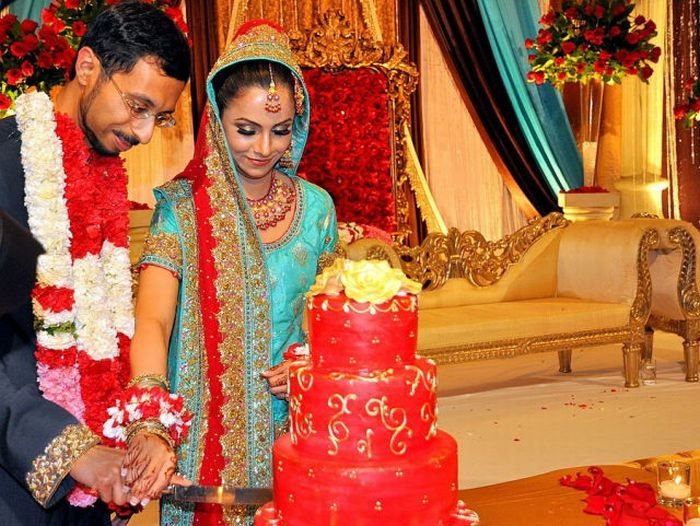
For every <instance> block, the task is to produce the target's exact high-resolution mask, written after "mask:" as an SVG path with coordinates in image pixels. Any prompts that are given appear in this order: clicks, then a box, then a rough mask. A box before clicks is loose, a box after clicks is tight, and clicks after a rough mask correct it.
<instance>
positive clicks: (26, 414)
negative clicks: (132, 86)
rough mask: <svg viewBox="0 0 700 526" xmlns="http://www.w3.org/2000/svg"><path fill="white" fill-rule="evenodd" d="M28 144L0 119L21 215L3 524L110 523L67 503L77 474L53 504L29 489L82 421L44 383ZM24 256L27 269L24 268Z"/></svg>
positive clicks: (11, 319) (9, 317)
mask: <svg viewBox="0 0 700 526" xmlns="http://www.w3.org/2000/svg"><path fill="white" fill-rule="evenodd" d="M20 145H21V141H20V134H19V132H18V131H17V124H16V121H15V119H14V118H12V117H11V118H7V119H3V120H0V210H2V211H4V212H5V213H6V214H8V215H9V216H11V217H12V218H14V220H15V221H14V222H12V221H11V220H6V219H5V218H2V220H3V224H2V225H3V228H2V238H0V281H7V280H12V283H11V284H8V283H5V285H3V286H0V294H3V298H2V299H0V307H1V309H0V524H2V526H15V525H17V526H19V525H27V526H29V525H31V526H40V525H66V526H68V525H70V526H74V525H91V526H92V525H106V524H109V517H108V514H107V511H106V508H105V507H104V506H103V505H102V504H101V503H98V504H97V505H96V506H94V507H93V508H87V509H80V508H74V507H72V506H70V505H69V504H68V503H67V501H66V499H65V498H64V497H65V496H66V494H67V493H68V491H70V489H71V488H72V487H73V486H74V484H75V483H74V481H73V480H72V479H71V478H70V476H66V477H65V478H64V479H63V480H62V482H61V484H60V485H59V486H58V488H56V490H55V492H54V493H53V495H52V497H51V498H50V499H49V500H48V502H43V503H39V502H37V500H35V499H34V497H33V496H32V494H31V492H30V491H29V489H28V488H27V483H26V476H27V473H28V472H30V471H31V470H32V469H33V466H32V463H33V461H34V459H36V458H37V457H38V456H40V455H42V454H43V453H44V449H45V448H46V446H47V445H48V444H49V442H51V440H53V439H54V438H55V437H56V436H58V435H60V434H61V432H62V431H63V430H64V429H65V427H66V426H68V425H70V424H76V423H77V422H76V419H75V418H74V417H73V416H72V415H71V414H70V413H68V412H67V411H65V410H64V409H62V408H61V407H59V406H57V405H56V404H54V403H53V402H49V401H48V400H45V399H44V398H42V396H41V394H40V392H39V390H38V388H37V381H36V360H35V358H34V342H35V336H34V330H33V327H32V309H31V303H30V301H29V295H28V294H27V292H28V291H27V287H28V284H27V281H28V278H27V270H28V269H29V270H30V271H31V272H30V273H33V270H34V265H35V259H36V255H37V246H36V244H35V243H34V242H32V241H31V240H28V239H27V235H26V234H27V233H26V231H23V230H22V227H24V229H28V225H27V210H26V208H25V206H24V172H23V169H22V164H21V158H20ZM6 235H7V236H8V237H7V238H5V236H6ZM22 259H24V260H25V265H26V266H25V267H24V268H23V267H22V265H17V261H18V260H19V261H21V260H22ZM3 273H7V274H9V275H4V274H3ZM22 292H24V293H25V294H26V295H25V296H24V298H23V301H22V300H20V299H18V295H20V294H21V293H22ZM8 309H9V312H6V310H8Z"/></svg>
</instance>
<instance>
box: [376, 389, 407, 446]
mask: <svg viewBox="0 0 700 526" xmlns="http://www.w3.org/2000/svg"><path fill="white" fill-rule="evenodd" d="M365 411H366V412H367V414H368V415H369V416H378V417H379V418H380V419H381V422H382V425H383V426H384V427H385V428H386V429H388V430H389V431H392V432H393V433H392V435H391V440H390V442H389V449H390V451H391V452H392V453H393V454H394V455H403V454H404V453H406V449H407V447H408V446H407V444H406V442H404V441H402V440H401V439H400V435H401V433H404V432H405V433H406V435H407V436H408V438H411V437H412V436H413V430H412V429H411V428H410V427H408V425H407V423H406V422H407V418H406V410H405V409H403V408H400V407H395V408H393V409H390V408H389V406H388V405H387V398H386V396H382V397H381V398H372V399H371V400H369V401H368V402H367V403H366V404H365Z"/></svg>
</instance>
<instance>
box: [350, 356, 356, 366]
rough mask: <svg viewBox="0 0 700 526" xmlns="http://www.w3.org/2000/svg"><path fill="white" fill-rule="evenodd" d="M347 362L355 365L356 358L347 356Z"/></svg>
mask: <svg viewBox="0 0 700 526" xmlns="http://www.w3.org/2000/svg"><path fill="white" fill-rule="evenodd" d="M348 363H349V364H350V365H355V364H356V363H357V360H355V358H353V357H352V356H351V357H350V358H348Z"/></svg>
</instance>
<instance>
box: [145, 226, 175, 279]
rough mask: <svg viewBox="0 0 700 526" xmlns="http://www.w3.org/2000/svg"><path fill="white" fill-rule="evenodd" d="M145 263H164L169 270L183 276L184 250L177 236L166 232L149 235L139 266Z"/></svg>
mask: <svg viewBox="0 0 700 526" xmlns="http://www.w3.org/2000/svg"><path fill="white" fill-rule="evenodd" d="M143 263H156V264H158V263H162V264H163V266H165V267H166V268H168V269H169V270H172V271H174V272H177V274H178V275H182V248H181V247H180V240H179V239H178V237H177V235H176V234H169V233H166V232H158V233H157V234H153V233H149V234H148V235H147V236H146V241H144V244H143V256H142V257H141V259H140V261H139V263H138V264H139V265H141V264H143Z"/></svg>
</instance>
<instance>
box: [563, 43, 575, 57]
mask: <svg viewBox="0 0 700 526" xmlns="http://www.w3.org/2000/svg"><path fill="white" fill-rule="evenodd" d="M561 50H562V51H563V52H564V53H566V54H567V55H570V54H571V53H573V52H574V51H575V50H576V44H574V43H573V42H570V41H568V40H567V41H566V42H562V44H561Z"/></svg>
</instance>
